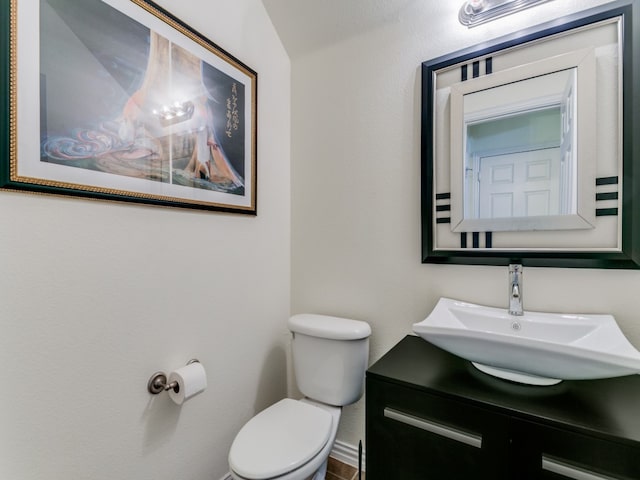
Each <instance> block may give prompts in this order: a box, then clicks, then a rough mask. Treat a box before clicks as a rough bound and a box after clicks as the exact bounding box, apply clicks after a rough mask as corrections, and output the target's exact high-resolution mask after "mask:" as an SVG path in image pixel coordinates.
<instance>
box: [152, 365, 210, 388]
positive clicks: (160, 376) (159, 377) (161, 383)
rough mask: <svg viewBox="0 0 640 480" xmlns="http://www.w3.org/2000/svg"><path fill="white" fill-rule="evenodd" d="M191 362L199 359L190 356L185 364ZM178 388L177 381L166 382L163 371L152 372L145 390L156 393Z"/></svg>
mask: <svg viewBox="0 0 640 480" xmlns="http://www.w3.org/2000/svg"><path fill="white" fill-rule="evenodd" d="M192 363H200V360H198V359H197V358H192V359H191V360H189V361H188V362H187V365H191V364H192ZM178 389H179V386H178V382H177V381H174V382H171V383H167V374H166V373H164V372H156V373H154V374H153V375H151V378H150V379H149V381H148V382H147V390H148V391H149V393H151V394H153V395H157V394H159V393H162V392H166V391H168V390H174V391H175V392H176V393H178Z"/></svg>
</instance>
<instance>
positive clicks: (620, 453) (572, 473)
mask: <svg viewBox="0 0 640 480" xmlns="http://www.w3.org/2000/svg"><path fill="white" fill-rule="evenodd" d="M513 426H514V427H513V449H512V461H513V464H514V471H515V472H516V475H514V476H513V477H512V478H513V479H514V480H516V479H517V480H538V479H541V480H567V479H573V480H637V479H640V458H639V457H640V451H638V449H637V448H633V447H632V446H630V445H629V444H626V443H619V442H614V441H609V440H604V439H602V438H596V437H591V436H588V435H583V434H579V433H575V432H571V431H568V430H561V429H558V428H553V427H549V426H545V425H541V424H537V423H533V422H527V421H523V420H514V421H513ZM517 466H519V467H520V470H519V471H518V468H515V467H517Z"/></svg>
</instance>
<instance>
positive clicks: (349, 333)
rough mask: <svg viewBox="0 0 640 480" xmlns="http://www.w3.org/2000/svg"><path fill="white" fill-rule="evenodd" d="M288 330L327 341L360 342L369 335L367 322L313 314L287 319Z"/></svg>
mask: <svg viewBox="0 0 640 480" xmlns="http://www.w3.org/2000/svg"><path fill="white" fill-rule="evenodd" d="M289 330H291V331H292V332H294V333H301V334H304V335H309V336H311V337H319V338H326V339H329V340H360V339H362V338H367V337H368V336H369V335H371V327H370V326H369V324H368V323H367V322H363V321H361V320H351V319H348V318H340V317H331V316H328V315H317V314H314V313H300V314H297V315H293V316H292V317H291V318H289Z"/></svg>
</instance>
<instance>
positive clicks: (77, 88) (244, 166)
mask: <svg viewBox="0 0 640 480" xmlns="http://www.w3.org/2000/svg"><path fill="white" fill-rule="evenodd" d="M0 8H1V9H2V16H1V18H2V20H0V22H2V28H1V29H0V30H1V32H2V33H0V35H1V37H2V38H1V39H0V41H1V42H2V43H1V45H0V47H1V48H0V55H2V56H3V58H2V62H0V63H1V65H0V68H2V71H1V74H2V78H3V80H4V81H3V82H2V88H3V89H4V91H3V94H2V95H1V97H2V98H1V99H0V106H1V107H2V111H3V115H4V118H5V121H4V122H3V123H2V127H0V129H1V132H0V134H1V137H0V141H1V148H2V155H1V158H0V187H2V188H4V189H11V190H24V191H32V192H38V193H50V194H63V195H74V196H78V197H90V198H98V199H105V200H119V201H128V202H137V203H145V204H153V205H162V206H171V207H184V208H196V209H203V210H218V211H226V212H232V213H244V214H253V215H255V214H256V168H257V158H256V146H257V141H256V139H257V132H256V127H257V111H256V110H257V73H256V72H255V71H253V70H252V69H251V68H249V67H248V66H247V65H245V64H244V63H242V62H241V61H239V60H238V59H236V58H235V57H233V56H232V55H230V54H229V53H227V52H225V51H224V50H222V49H221V48H219V47H218V46H216V45H215V44H214V43H213V42H212V41H210V40H209V39H207V38H205V37H204V36H203V35H201V34H200V33H198V32H197V31H195V30H193V29H192V28H190V27H189V26H188V25H186V24H185V23H183V22H182V21H180V20H179V19H177V18H175V17H174V16H173V15H171V14H170V13H168V12H167V11H165V10H163V9H162V8H160V7H159V6H157V5H156V4H154V3H152V2H150V1H147V0H83V1H81V2H79V1H77V0H19V1H18V0H9V1H7V2H3V3H2V7H0Z"/></svg>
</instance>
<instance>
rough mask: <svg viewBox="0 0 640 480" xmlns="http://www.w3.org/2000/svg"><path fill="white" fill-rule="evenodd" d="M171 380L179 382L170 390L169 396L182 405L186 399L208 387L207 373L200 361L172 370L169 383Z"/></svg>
mask: <svg viewBox="0 0 640 480" xmlns="http://www.w3.org/2000/svg"><path fill="white" fill-rule="evenodd" d="M171 382H177V383H178V385H177V386H176V387H175V388H173V389H171V390H169V396H170V397H171V400H173V401H174V402H176V403H177V404H178V405H181V404H182V402H184V401H185V400H189V399H190V398H191V397H193V396H194V395H197V394H198V393H200V392H202V391H203V390H204V389H205V388H207V374H206V372H205V371H204V367H203V366H202V364H201V363H200V362H193V363H190V364H189V365H187V366H186V367H182V368H179V369H177V370H175V371H173V372H171V373H170V374H169V383H171Z"/></svg>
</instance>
